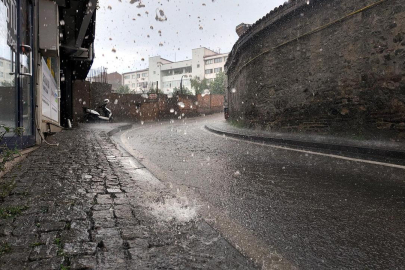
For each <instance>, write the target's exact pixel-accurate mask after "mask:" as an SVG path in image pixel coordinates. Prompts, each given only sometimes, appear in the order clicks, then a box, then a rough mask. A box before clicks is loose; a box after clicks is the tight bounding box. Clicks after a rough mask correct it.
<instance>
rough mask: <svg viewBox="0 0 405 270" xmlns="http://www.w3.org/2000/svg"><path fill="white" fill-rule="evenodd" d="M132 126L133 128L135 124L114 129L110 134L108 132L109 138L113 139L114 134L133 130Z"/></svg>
mask: <svg viewBox="0 0 405 270" xmlns="http://www.w3.org/2000/svg"><path fill="white" fill-rule="evenodd" d="M132 126H133V124H127V125H123V126H120V127H117V128H114V129H113V130H110V131H109V132H107V135H108V137H111V136H113V135H114V134H116V133H118V132H121V131H123V130H128V129H131V128H132Z"/></svg>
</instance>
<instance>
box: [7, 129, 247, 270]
mask: <svg viewBox="0 0 405 270" xmlns="http://www.w3.org/2000/svg"><path fill="white" fill-rule="evenodd" d="M111 129H112V128H111V127H108V126H107V127H106V128H104V127H101V128H100V127H97V126H92V125H85V126H82V127H81V128H78V129H74V130H64V131H62V132H61V133H58V134H56V135H55V136H53V137H51V138H50V142H53V143H59V146H49V145H45V144H43V145H42V146H41V147H40V148H39V149H38V150H36V151H34V152H32V153H30V154H29V155H28V157H27V158H26V159H24V160H23V161H22V162H21V163H20V164H18V165H17V166H15V167H14V168H13V169H12V170H11V171H10V172H9V173H7V174H6V175H5V176H4V177H3V178H1V179H0V184H1V186H0V189H1V194H2V195H4V196H3V200H2V201H1V202H0V269H41V270H45V269H118V270H119V269H142V270H143V269H254V267H253V265H252V263H251V262H250V261H249V260H248V259H247V258H245V257H243V256H242V255H241V254H240V253H239V252H238V251H237V250H236V249H234V248H233V247H232V246H231V245H230V244H229V243H228V242H227V241H225V240H224V239H223V238H222V237H221V236H220V235H219V234H218V233H217V232H216V231H215V230H213V229H212V228H211V227H210V226H209V225H208V224H206V223H205V222H204V221H203V220H201V219H199V218H198V216H197V215H196V206H195V205H193V204H192V203H189V202H188V201H187V199H186V198H181V197H178V195H173V194H172V193H170V190H169V189H168V188H167V186H166V185H165V184H164V183H162V182H161V181H159V179H157V178H155V177H154V176H153V175H152V174H151V173H150V172H148V171H147V170H146V169H145V168H144V167H143V166H142V164H140V163H139V162H138V161H136V160H134V159H133V158H132V157H130V156H128V154H126V153H125V152H122V151H120V150H119V149H117V147H116V145H115V144H113V143H112V141H111V140H110V138H109V137H108V135H107V132H108V131H111ZM13 183H14V184H13ZM151 201H152V203H150V202H151Z"/></svg>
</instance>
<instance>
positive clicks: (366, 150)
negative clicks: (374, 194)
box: [205, 125, 405, 160]
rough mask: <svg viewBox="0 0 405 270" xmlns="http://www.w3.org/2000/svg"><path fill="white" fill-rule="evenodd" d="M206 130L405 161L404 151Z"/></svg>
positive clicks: (206, 126)
mask: <svg viewBox="0 0 405 270" xmlns="http://www.w3.org/2000/svg"><path fill="white" fill-rule="evenodd" d="M205 129H207V130H209V131H211V132H213V133H216V134H220V135H226V136H229V137H234V138H239V139H244V140H250V141H257V142H266V143H273V144H277V145H283V146H298V147H302V148H315V149H324V150H332V151H338V152H341V153H350V154H367V155H372V156H374V157H379V158H381V157H383V158H387V157H388V158H394V159H401V160H405V152H404V151H395V150H388V149H382V148H370V147H363V146H355V145H339V144H332V143H320V142H314V141H300V140H292V139H281V138H274V137H261V136H257V135H247V134H241V133H233V132H228V131H224V130H221V129H218V128H214V127H212V126H208V125H205Z"/></svg>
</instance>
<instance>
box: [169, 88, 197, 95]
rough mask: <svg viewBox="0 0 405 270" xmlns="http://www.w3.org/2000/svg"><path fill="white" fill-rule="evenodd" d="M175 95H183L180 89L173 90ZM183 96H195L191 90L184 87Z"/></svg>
mask: <svg viewBox="0 0 405 270" xmlns="http://www.w3.org/2000/svg"><path fill="white" fill-rule="evenodd" d="M173 93H174V94H181V91H180V88H178V87H175V88H173ZM183 95H189V96H193V95H194V94H193V92H192V91H191V90H190V89H188V88H187V87H184V86H183Z"/></svg>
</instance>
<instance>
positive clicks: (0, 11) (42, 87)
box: [0, 0, 97, 148]
mask: <svg viewBox="0 0 405 270" xmlns="http://www.w3.org/2000/svg"><path fill="white" fill-rule="evenodd" d="M96 6H97V0H87V1H82V0H54V1H52V0H32V1H31V0H0V125H3V126H5V127H9V128H12V129H13V128H21V129H23V130H24V133H23V135H22V136H21V137H19V136H15V135H14V134H12V133H10V134H7V135H6V137H5V139H4V140H3V141H2V142H1V143H4V142H5V143H6V144H7V146H8V147H15V146H17V147H19V148H26V147H29V146H32V145H34V144H35V143H40V142H41V137H42V136H40V134H43V133H53V132H55V131H59V130H61V128H62V126H63V127H68V126H69V125H70V123H71V121H72V120H73V95H72V85H73V82H74V81H75V80H84V79H85V78H86V76H87V73H88V71H89V70H90V68H91V65H92V63H93V59H94V36H95V19H96ZM18 7H19V8H18ZM1 129H2V130H4V128H1ZM0 132H1V130H0Z"/></svg>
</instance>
